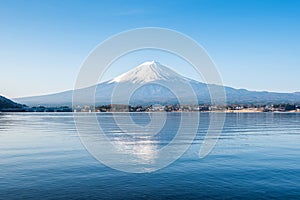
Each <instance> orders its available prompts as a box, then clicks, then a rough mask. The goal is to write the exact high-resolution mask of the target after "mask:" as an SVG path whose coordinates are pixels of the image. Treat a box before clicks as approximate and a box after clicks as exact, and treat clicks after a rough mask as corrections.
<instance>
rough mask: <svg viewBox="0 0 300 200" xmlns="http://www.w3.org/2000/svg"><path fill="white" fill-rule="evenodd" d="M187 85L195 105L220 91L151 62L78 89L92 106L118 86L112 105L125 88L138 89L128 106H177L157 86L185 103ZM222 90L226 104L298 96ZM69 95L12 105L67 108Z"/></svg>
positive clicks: (297, 99)
mask: <svg viewBox="0 0 300 200" xmlns="http://www.w3.org/2000/svg"><path fill="white" fill-rule="evenodd" d="M187 83H188V84H190V86H191V87H192V88H193V90H194V92H195V94H196V95H197V98H198V101H199V103H210V94H209V91H208V86H209V87H215V88H217V89H218V88H220V87H221V86H217V85H207V84H205V83H201V82H198V81H195V80H192V79H189V78H186V77H184V76H182V75H180V74H178V73H176V72H175V71H173V70H171V69H170V68H168V67H165V66H163V65H161V64H160V63H158V62H154V61H151V62H145V63H143V64H141V65H139V66H137V67H136V68H134V69H132V70H130V71H128V72H127V73H124V74H122V75H120V76H118V77H116V78H114V79H111V80H109V81H106V82H103V83H100V84H98V85H96V86H93V87H89V88H85V89H81V90H79V92H80V93H82V96H83V97H84V96H85V94H86V93H87V91H90V90H93V91H94V90H95V91H96V92H95V99H96V104H98V105H99V104H109V103H110V102H111V96H112V92H113V90H114V89H115V88H116V86H117V85H118V84H120V85H121V86H122V88H125V89H124V90H123V91H121V93H120V94H119V98H118V100H119V102H115V103H126V99H122V92H124V94H125V93H126V92H127V90H126V88H131V87H139V89H137V90H136V91H135V92H134V93H133V94H132V96H131V99H130V104H132V105H135V104H155V103H160V104H171V103H178V101H177V98H176V96H175V95H174V94H173V93H172V92H171V91H170V90H169V89H167V88H166V87H162V86H161V85H172V87H174V88H176V89H178V90H179V91H180V92H179V93H180V94H179V95H180V96H181V98H182V99H184V100H185V101H186V102H187V103H188V101H189V99H190V95H191V94H190V93H189V92H187V91H186V90H185V89H183V88H184V87H183V86H184V85H186V84H187ZM224 89H225V92H226V96H227V103H254V104H255V103H257V104H265V103H300V93H274V92H255V91H248V90H245V89H234V88H231V87H224ZM72 92H73V91H71V90H70V91H65V92H61V93H56V94H51V95H43V96H34V97H26V98H19V99H16V101H18V102H21V103H24V104H27V105H46V106H47V105H71V104H72ZM124 96H125V95H124ZM81 103H82V104H85V103H86V102H84V100H82V102H81Z"/></svg>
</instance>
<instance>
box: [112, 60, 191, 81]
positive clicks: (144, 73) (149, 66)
mask: <svg viewBox="0 0 300 200" xmlns="http://www.w3.org/2000/svg"><path fill="white" fill-rule="evenodd" d="M176 80H177V81H182V80H185V81H186V80H187V78H185V77H184V76H181V75H179V74H178V73H176V72H175V71H173V70H171V69H170V68H168V67H165V66H164V65H162V64H160V63H159V62H156V61H150V62H144V63H142V64H141V65H139V66H137V67H136V68H134V69H132V70H130V71H128V72H126V73H124V74H121V75H120V76H117V77H116V78H114V79H112V80H110V81H108V83H122V82H131V83H134V84H141V83H142V84H144V83H149V82H154V81H176Z"/></svg>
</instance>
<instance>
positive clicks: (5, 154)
mask: <svg viewBox="0 0 300 200" xmlns="http://www.w3.org/2000/svg"><path fill="white" fill-rule="evenodd" d="M85 115H86V114H83V115H82V117H84V116H85ZM116 115H118V117H122V113H119V114H116ZM131 115H132V118H133V119H134V120H135V121H136V122H137V123H147V120H149V116H148V114H146V113H134V114H131ZM178 115H179V114H178V113H169V114H168V119H170V121H169V122H168V123H167V124H166V126H167V128H166V129H163V130H162V132H161V133H160V136H159V137H153V138H152V139H151V140H150V141H148V142H147V144H145V145H146V146H143V145H140V146H137V148H150V150H149V151H146V153H145V152H144V154H142V155H144V156H145V157H144V158H145V159H150V160H151V159H154V160H155V157H151V155H150V154H151V148H153V146H155V145H156V147H159V146H164V145H165V143H166V142H168V141H170V140H171V139H172V138H173V137H174V131H175V129H177V128H178V123H177V121H178ZM208 116H209V113H201V120H200V128H199V130H198V133H197V136H196V138H195V140H194V142H193V143H192V145H191V146H190V148H189V149H188V150H187V151H186V152H185V154H184V155H183V156H182V157H181V158H180V159H178V160H176V161H175V162H174V163H172V164H171V165H169V166H167V167H165V168H163V169H160V170H158V171H155V172H150V173H141V174H133V173H126V172H121V171H117V170H115V169H111V168H110V167H107V166H105V165H103V164H101V163H100V162H98V161H97V160H96V159H95V158H94V157H93V156H91V155H90V153H89V152H88V151H87V150H86V149H85V148H84V146H83V145H82V144H81V141H80V138H79V137H78V134H77V131H76V128H75V124H74V119H73V115H72V113H0V199H29V198H30V199H87V198H89V199H112V198H113V199H199V198H209V199H230V198H244V199H257V198H258V199H270V198H273V199H299V198H300V114H297V113H228V114H227V116H226V122H225V126H224V129H223V131H222V133H221V136H220V138H219V140H218V142H217V144H216V146H215V148H214V149H213V150H212V152H211V153H210V154H209V155H208V156H207V157H205V158H204V159H200V158H199V157H198V153H199V149H200V147H201V144H202V141H203V136H204V134H205V132H206V129H207V125H208V119H209V118H208ZM97 117H98V120H99V122H100V124H102V125H103V126H104V129H106V130H108V131H109V134H110V137H111V138H112V139H114V137H118V139H119V140H121V141H122V137H120V135H122V133H121V132H120V131H119V130H118V129H117V127H116V126H115V125H114V123H111V122H112V120H113V119H112V118H113V114H109V113H105V114H104V113H100V114H97ZM187 117H191V118H192V117H193V114H191V115H188V116H187ZM191 120H192V119H191ZM173 129H174V130H173ZM133 131H134V130H133ZM115 133H118V134H115ZM124 138H125V137H124ZM182 142H183V143H184V141H182ZM128 145H130V144H128ZM132 145H134V144H132ZM177 145H181V144H180V142H179V143H177ZM147 152H148V153H149V155H148V154H147Z"/></svg>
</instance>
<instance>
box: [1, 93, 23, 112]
mask: <svg viewBox="0 0 300 200" xmlns="http://www.w3.org/2000/svg"><path fill="white" fill-rule="evenodd" d="M23 107H24V106H23V105H21V104H18V103H15V102H13V101H12V100H10V99H7V98H5V97H3V96H0V111H21V110H23Z"/></svg>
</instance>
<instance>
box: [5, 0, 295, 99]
mask: <svg viewBox="0 0 300 200" xmlns="http://www.w3.org/2000/svg"><path fill="white" fill-rule="evenodd" d="M149 26H151V27H153V26H154V27H164V28H170V29H174V30H177V31H180V32H182V33H185V34H187V35H189V36H190V37H192V38H194V39H195V40H196V41H197V42H198V43H199V44H201V45H202V46H203V47H204V48H205V49H206V50H207V52H208V53H209V54H210V56H211V57H212V58H213V60H214V61H215V63H216V65H217V67H218V69H219V71H220V73H221V75H222V78H223V81H224V83H225V85H228V86H232V87H236V88H246V89H250V90H260V91H261V90H268V91H282V92H283V91H284V92H294V91H300V78H299V77H300V76H299V75H300V1H297V0H295V1H288V0H282V1H276V0H257V1H256V0H234V1H233V0H215V1H214V0H203V1H201V0H198V1H185V0H181V1H174V0H169V1H111V0H110V1H108V0H107V1H84V0H82V1H76V0H70V1H66V0H49V1H47V0H42V1H41V0H38V1H32V0H27V1H25V0H23V1H14V0H12V1H7V0H0V28H1V29H0V68H1V78H0V86H1V88H0V94H2V95H5V96H7V97H20V96H30V95H38V94H46V93H53V92H58V91H64V90H68V89H72V88H73V86H74V82H75V79H76V76H77V73H78V71H79V68H80V65H81V63H82V62H83V60H84V59H85V58H86V56H87V55H88V53H89V52H90V51H91V50H92V49H93V48H94V47H95V46H96V45H97V44H99V43H100V42H102V41H103V40H104V39H106V38H107V37H109V36H111V35H114V34H117V33H118V32H121V31H125V30H128V29H133V28H139V27H149ZM130 67H133V66H130ZM130 67H129V68H130ZM175 68H176V67H175ZM122 70H123V71H124V70H125V68H124V69H122ZM122 70H120V71H118V70H112V72H110V74H108V75H107V77H112V76H115V75H117V74H118V73H121V72H123V71H122ZM176 70H177V71H179V72H181V71H184V69H180V67H178V68H177V69H176ZM125 71H126V70H125Z"/></svg>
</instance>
